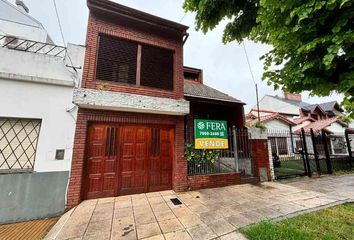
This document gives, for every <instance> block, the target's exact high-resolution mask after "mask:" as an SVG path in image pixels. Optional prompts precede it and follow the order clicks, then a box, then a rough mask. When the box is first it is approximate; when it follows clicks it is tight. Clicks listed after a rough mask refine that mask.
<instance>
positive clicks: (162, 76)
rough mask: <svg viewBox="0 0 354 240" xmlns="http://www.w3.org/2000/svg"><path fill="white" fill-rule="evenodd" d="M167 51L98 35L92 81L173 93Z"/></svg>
mask: <svg viewBox="0 0 354 240" xmlns="http://www.w3.org/2000/svg"><path fill="white" fill-rule="evenodd" d="M173 55H174V52H173V51H171V50H167V49H163V48H159V47H154V46H150V45H145V44H139V43H136V42H132V41H127V40H123V39H120V38H116V37H111V36H107V35H100V36H99V48H98V57H97V66H96V67H97V69H96V79H97V80H101V81H110V82H119V83H127V84H132V85H136V86H146V87H153V88H160V89H166V90H173Z"/></svg>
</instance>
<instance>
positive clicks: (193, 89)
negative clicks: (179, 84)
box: [184, 80, 245, 104]
mask: <svg viewBox="0 0 354 240" xmlns="http://www.w3.org/2000/svg"><path fill="white" fill-rule="evenodd" d="M184 96H186V97H195V98H203V99H208V100H217V101H223V102H231V103H240V104H245V103H243V102H242V101H240V100H238V99H236V98H234V97H231V96H230V95H227V94H226V93H223V92H221V91H219V90H216V89H214V88H212V87H209V86H207V85H205V84H202V83H199V82H196V81H191V80H184Z"/></svg>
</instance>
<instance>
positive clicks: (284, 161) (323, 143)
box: [268, 129, 354, 179]
mask: <svg viewBox="0 0 354 240" xmlns="http://www.w3.org/2000/svg"><path fill="white" fill-rule="evenodd" d="M353 142H354V130H349V129H347V130H346V132H345V135H343V134H329V133H327V132H325V131H321V132H315V131H314V130H313V129H310V131H309V132H305V131H304V129H301V130H300V131H297V132H295V133H293V132H292V131H290V130H288V131H274V130H269V131H268V144H269V145H270V149H271V158H272V159H271V160H272V163H273V168H274V174H275V178H276V179H282V178H291V177H296V176H305V175H307V176H309V177H312V176H320V175H322V174H332V173H333V172H338V171H348V170H352V169H353V168H354V160H353V148H354V147H353V145H354V143H353Z"/></svg>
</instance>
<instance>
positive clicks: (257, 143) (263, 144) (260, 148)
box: [251, 139, 271, 181]
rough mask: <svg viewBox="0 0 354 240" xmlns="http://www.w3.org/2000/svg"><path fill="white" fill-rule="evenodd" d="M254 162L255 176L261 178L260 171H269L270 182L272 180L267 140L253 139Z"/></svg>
mask: <svg viewBox="0 0 354 240" xmlns="http://www.w3.org/2000/svg"><path fill="white" fill-rule="evenodd" d="M251 141H252V160H253V167H254V176H255V177H260V173H259V169H261V168H265V169H267V176H268V180H269V181H270V180H271V175H270V166H269V155H268V145H267V140H266V139H252V140H251Z"/></svg>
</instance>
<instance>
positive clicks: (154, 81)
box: [140, 45, 173, 90]
mask: <svg viewBox="0 0 354 240" xmlns="http://www.w3.org/2000/svg"><path fill="white" fill-rule="evenodd" d="M140 78H141V79H140V84H141V85H142V86H146V87H156V88H161V89H167V90H172V89H173V51H170V50H167V49H163V48H158V47H153V46H148V45H143V46H142V49H141V75H140Z"/></svg>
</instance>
